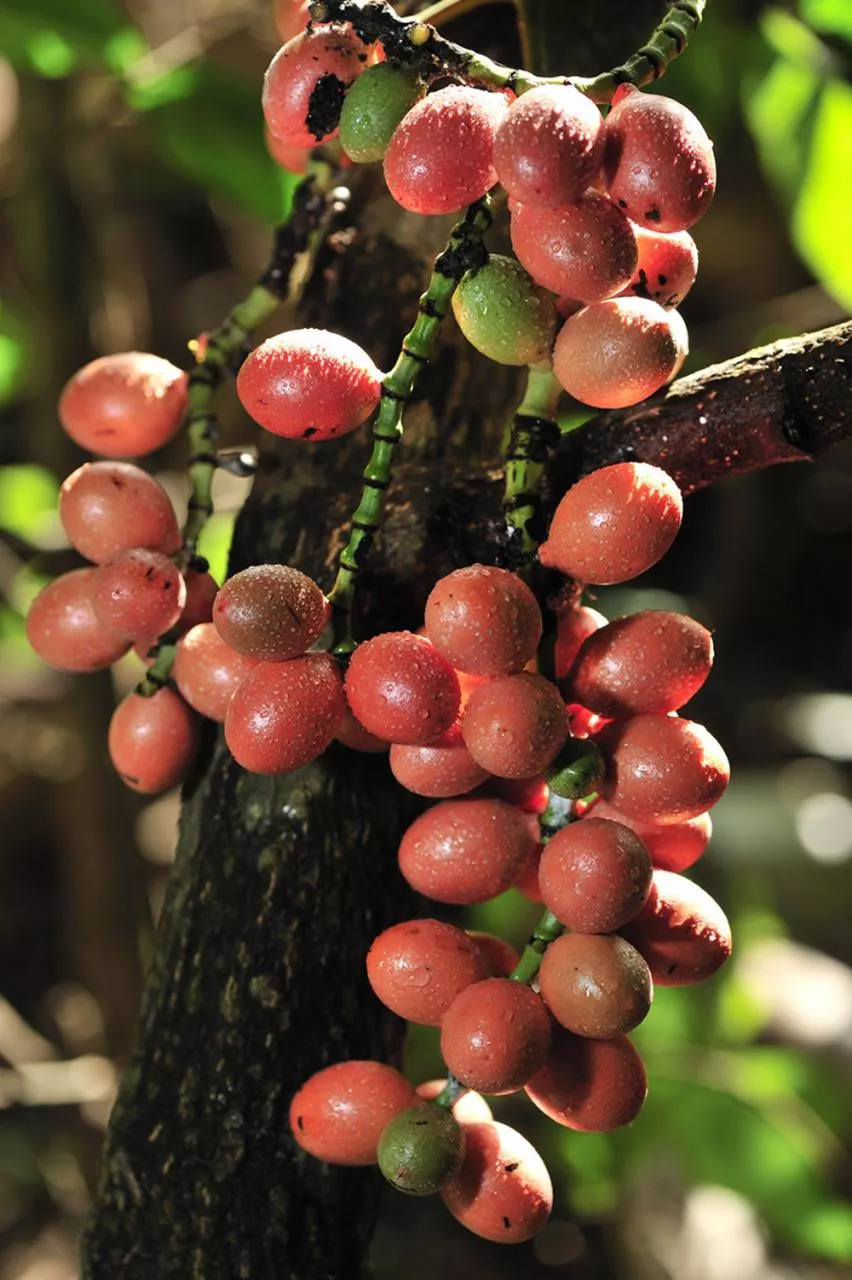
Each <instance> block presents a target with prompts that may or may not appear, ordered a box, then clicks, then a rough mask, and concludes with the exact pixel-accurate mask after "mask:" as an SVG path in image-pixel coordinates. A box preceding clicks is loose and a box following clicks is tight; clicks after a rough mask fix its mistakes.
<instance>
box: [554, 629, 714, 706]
mask: <svg viewBox="0 0 852 1280" xmlns="http://www.w3.org/2000/svg"><path fill="white" fill-rule="evenodd" d="M712 664H713V637H712V636H711V634H710V632H709V631H708V630H707V628H706V627H702V625H701V623H700V622H696V621H695V619H694V618H690V617H688V616H687V615H686V614H685V613H669V612H667V611H666V610H663V609H646V610H644V611H643V612H641V613H634V614H631V615H630V616H629V617H626V618H616V619H614V620H613V621H612V622H610V623H608V624H607V625H606V626H605V627H601V629H600V630H599V631H596V632H594V634H592V635H590V636H589V637H588V638H587V639H586V640H585V641H584V642H583V644H582V646H581V648H580V650H579V653H578V654H577V658H576V661H575V663H574V666H573V669H572V671H571V676H570V679H569V680H568V682H567V683H568V697H569V699H570V700H571V701H572V702H579V703H582V705H583V706H584V707H588V708H589V710H591V711H595V712H597V714H598V715H601V716H607V717H608V718H610V719H612V718H613V717H615V716H630V715H640V714H641V713H643V712H649V711H655V712H660V713H663V714H664V713H666V712H668V711H677V710H678V709H679V708H680V707H682V706H683V705H684V703H685V702H689V700H690V698H692V697H693V696H694V694H696V693H697V692H698V690H699V689H700V688H701V686H702V685H703V684H704V681H705V680H706V679H707V676H708V675H709V674H710V668H711V666H712Z"/></svg>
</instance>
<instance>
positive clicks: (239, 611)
mask: <svg viewBox="0 0 852 1280" xmlns="http://www.w3.org/2000/svg"><path fill="white" fill-rule="evenodd" d="M329 613H330V607H329V603H328V601H327V600H326V598H325V596H324V595H323V593H322V591H321V590H320V589H319V587H318V586H317V584H316V583H315V582H314V581H313V580H312V579H311V578H309V577H307V575H306V574H304V573H300V572H299V570H298V569H293V568H292V567H291V566H290V565H287V564H255V565H252V566H251V567H250V568H248V569H243V570H241V572H240V573H235V574H234V576H233V578H229V579H228V581H227V582H226V583H225V584H224V586H222V587H221V588H220V590H219V593H218V595H217V596H216V599H215V600H214V602H213V623H214V625H215V627H216V630H217V631H218V633H219V635H220V636H221V637H222V639H223V640H224V641H225V643H226V644H228V645H230V647H231V648H232V649H236V651H237V653H241V654H243V655H244V656H245V657H246V658H255V659H257V660H259V661H264V662H284V661H285V660H286V659H287V658H295V657H298V656H299V654H301V653H305V652H306V651H307V649H309V648H310V646H311V645H312V644H313V643H314V641H315V640H316V639H318V637H319V635H320V633H321V632H322V629H323V627H324V626H325V624H326V622H327V621H328V617H329Z"/></svg>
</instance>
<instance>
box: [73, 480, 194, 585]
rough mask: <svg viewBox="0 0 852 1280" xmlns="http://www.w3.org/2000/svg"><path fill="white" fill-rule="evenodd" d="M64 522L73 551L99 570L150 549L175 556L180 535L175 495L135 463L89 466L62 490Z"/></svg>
mask: <svg viewBox="0 0 852 1280" xmlns="http://www.w3.org/2000/svg"><path fill="white" fill-rule="evenodd" d="M59 519H60V520H61V521H62V527H63V529H64V530H65V532H66V533H67V534H68V539H69V541H70V543H71V545H72V547H74V548H76V550H77V551H79V552H80V554H81V555H82V556H85V558H86V559H87V560H93V561H94V562H95V564H106V562H107V561H108V560H114V559H115V557H116V556H117V555H120V554H121V552H122V551H130V550H132V549H133V548H134V547H147V548H149V549H150V550H153V551H162V552H163V553H164V554H165V555H173V554H174V552H175V551H177V550H178V548H179V547H180V529H179V528H178V522H177V516H176V515H175V513H174V508H173V507H172V504H171V501H170V499H169V495H168V494H167V493H166V491H165V489H164V488H163V486H162V485H161V484H158V483H157V481H156V480H155V479H154V478H153V476H149V475H148V474H147V472H145V471H142V470H140V468H139V467H134V466H133V464H132V463H130V462H85V463H84V464H83V466H82V467H78V468H77V470H76V471H73V472H72V473H71V475H70V476H68V478H67V480H65V481H64V483H63V485H62V488H61V489H60V490H59Z"/></svg>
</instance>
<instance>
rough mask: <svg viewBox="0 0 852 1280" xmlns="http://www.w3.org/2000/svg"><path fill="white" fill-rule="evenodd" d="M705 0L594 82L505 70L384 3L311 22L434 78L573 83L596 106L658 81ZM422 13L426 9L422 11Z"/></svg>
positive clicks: (328, 3) (338, 6)
mask: <svg viewBox="0 0 852 1280" xmlns="http://www.w3.org/2000/svg"><path fill="white" fill-rule="evenodd" d="M706 4H707V0H678V3H676V4H673V5H672V7H671V8H670V9H669V10H668V12H667V13H666V15H665V17H664V18H663V21H662V22H661V23H660V25H659V26H658V27H656V28H655V30H654V31H653V32H652V34H651V36H650V38H649V40H648V42H647V44H644V45H643V46H642V48H641V49H639V50H638V52H636V53H635V54H634V55H633V56H632V57H631V58H628V60H627V61H626V62H625V63H622V65H621V66H618V67H613V69H612V70H610V71H604V72H601V74H600V75H597V76H592V77H582V76H574V77H571V76H550V77H542V76H535V75H533V74H532V72H530V71H524V70H523V69H521V68H513V67H506V66H503V65H502V63H499V62H494V61H493V60H492V59H491V58H486V57H484V56H483V55H482V54H479V53H476V52H475V51H474V50H472V49H465V48H464V47H463V46H462V45H459V44H454V43H453V42H452V41H450V40H446V39H445V38H444V37H443V36H441V35H439V34H438V32H437V31H436V30H435V28H434V27H431V26H429V25H428V23H427V22H424V20H423V16H424V15H422V14H421V15H416V16H415V17H413V18H402V17H400V16H399V14H398V13H396V12H395V11H394V10H393V8H392V7H391V5H390V4H389V3H388V0H314V3H313V4H312V5H311V16H312V18H313V20H314V21H315V22H329V21H333V22H351V23H352V26H353V27H354V29H355V31H356V32H357V34H358V35H359V36H361V38H362V39H363V40H365V41H366V42H367V43H373V42H374V41H376V40H381V42H382V44H383V45H384V48H385V51H386V53H387V55H388V57H389V58H390V59H392V60H397V61H400V62H402V63H405V64H407V65H408V66H411V67H413V68H415V69H416V70H417V71H419V72H420V73H421V74H422V75H424V76H426V77H427V78H428V77H434V76H437V75H444V74H447V73H449V74H451V75H455V76H457V77H459V78H460V79H462V80H467V81H469V82H470V83H472V84H479V85H488V86H489V87H491V88H494V89H507V88H508V89H512V90H513V91H514V92H515V93H519V94H520V93H526V92H527V91H528V90H529V89H535V88H536V87H537V86H538V85H542V84H573V85H575V86H576V88H578V89H579V90H580V91H581V92H582V93H585V94H586V95H587V96H588V97H590V98H592V99H593V101H595V102H609V101H611V99H612V95H613V93H614V92H615V90H616V89H617V88H618V86H619V85H620V84H634V85H645V84H650V83H651V81H652V80H658V79H659V77H660V76H661V75H663V74H664V72H665V70H666V67H667V66H668V65H669V63H670V62H672V61H673V60H674V59H675V58H676V57H677V56H678V54H681V53H683V51H684V49H685V48H686V46H687V43H688V41H689V39H690V37H691V36H692V35H693V33H694V32H695V31H696V30H697V28H698V26H699V24H700V23H701V19H702V17H703V15H704V9H705V7H706ZM432 10H433V11H434V12H435V16H436V17H437V16H440V15H441V14H446V13H447V12H448V9H447V8H444V6H443V5H441V6H440V8H439V6H438V5H435V6H432ZM425 12H426V14H428V13H429V12H430V10H428V9H427V10H426V11H425Z"/></svg>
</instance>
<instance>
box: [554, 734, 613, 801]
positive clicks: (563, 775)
mask: <svg viewBox="0 0 852 1280" xmlns="http://www.w3.org/2000/svg"><path fill="white" fill-rule="evenodd" d="M605 775H606V764H605V762H604V758H603V755H602V753H601V749H600V747H599V746H597V744H596V743H594V742H589V740H588V739H587V738H568V740H567V741H566V743H565V746H564V747H563V748H562V750H561V751H560V752H559V755H558V756H557V757H556V759H555V760H554V762H553V764H552V765H551V766H550V768H549V769H548V771H547V774H546V775H545V776H546V778H547V785H548V786H549V787H550V790H551V791H553V792H555V793H556V795H558V796H562V797H563V799H565V800H582V799H583V798H584V796H590V795H591V794H592V792H593V791H597V790H598V788H599V787H600V785H601V783H602V782H603V780H604V777H605Z"/></svg>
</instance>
